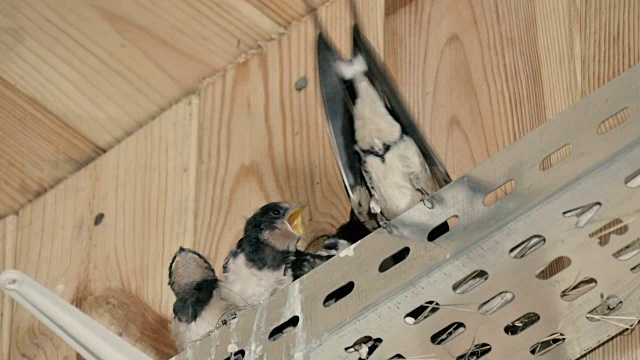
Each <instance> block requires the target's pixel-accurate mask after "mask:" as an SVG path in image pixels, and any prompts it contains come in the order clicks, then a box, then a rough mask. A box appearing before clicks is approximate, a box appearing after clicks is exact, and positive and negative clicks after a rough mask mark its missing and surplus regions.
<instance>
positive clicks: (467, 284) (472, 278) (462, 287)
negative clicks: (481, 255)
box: [452, 270, 489, 294]
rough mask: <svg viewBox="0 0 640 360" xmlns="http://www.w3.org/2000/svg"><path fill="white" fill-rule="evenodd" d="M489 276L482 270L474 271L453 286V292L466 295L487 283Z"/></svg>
mask: <svg viewBox="0 0 640 360" xmlns="http://www.w3.org/2000/svg"><path fill="white" fill-rule="evenodd" d="M488 278H489V274H488V273H487V272H486V271H484V270H476V271H474V272H472V273H471V274H469V275H467V276H465V277H463V278H462V279H460V280H458V281H456V283H455V284H453V287H452V288H453V292H455V293H456V294H466V293H468V292H469V291H471V290H473V289H475V288H476V287H478V286H480V285H481V284H482V283H484V282H485V281H487V279H488Z"/></svg>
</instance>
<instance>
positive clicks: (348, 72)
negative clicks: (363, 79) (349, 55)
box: [335, 54, 368, 80]
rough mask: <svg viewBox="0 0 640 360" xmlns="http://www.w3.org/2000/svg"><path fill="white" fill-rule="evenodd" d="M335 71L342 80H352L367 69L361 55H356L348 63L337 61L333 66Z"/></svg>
mask: <svg viewBox="0 0 640 360" xmlns="http://www.w3.org/2000/svg"><path fill="white" fill-rule="evenodd" d="M335 69H336V71H337V72H338V75H340V76H341V77H342V78H343V79H345V80H353V79H355V78H356V77H357V76H358V75H364V73H365V72H367V70H368V67H367V62H366V61H365V60H364V58H363V57H362V55H360V54H358V55H356V56H355V57H354V58H353V59H351V60H349V61H342V60H338V61H337V62H336V64H335Z"/></svg>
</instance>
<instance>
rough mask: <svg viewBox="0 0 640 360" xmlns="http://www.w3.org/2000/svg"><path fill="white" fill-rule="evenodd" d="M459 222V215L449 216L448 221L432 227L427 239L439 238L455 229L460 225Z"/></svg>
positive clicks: (434, 239)
mask: <svg viewBox="0 0 640 360" xmlns="http://www.w3.org/2000/svg"><path fill="white" fill-rule="evenodd" d="M458 222H460V217H458V216H457V215H454V216H452V217H450V218H448V219H447V220H446V221H443V222H442V223H440V224H439V225H437V226H436V227H434V228H433V229H431V231H429V233H428V234H427V241H429V242H433V241H436V240H438V239H439V238H440V237H442V236H443V235H444V234H446V233H448V232H449V231H451V230H453V228H454V227H456V226H457V225H458Z"/></svg>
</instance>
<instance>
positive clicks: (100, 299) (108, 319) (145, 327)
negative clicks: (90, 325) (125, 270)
mask: <svg viewBox="0 0 640 360" xmlns="http://www.w3.org/2000/svg"><path fill="white" fill-rule="evenodd" d="M82 310H83V311H84V312H85V313H87V315H89V316H91V317H92V318H94V319H95V320H96V321H98V322H99V323H100V324H102V325H103V326H104V327H106V328H107V329H109V331H111V332H113V333H115V334H116V335H118V336H120V337H122V338H123V339H124V340H125V341H127V342H129V343H130V344H131V345H133V346H135V347H136V348H138V349H140V351H142V352H144V353H145V354H147V355H148V356H150V357H151V358H153V359H163V360H166V359H169V358H171V357H174V356H176V355H177V354H178V350H177V349H176V344H175V340H174V337H173V334H172V333H171V328H170V323H169V319H168V318H167V317H165V316H164V315H162V314H160V313H159V312H157V311H156V310H154V309H153V308H152V307H151V306H150V305H149V304H147V303H146V302H145V301H144V300H142V299H140V298H139V297H138V296H136V295H134V294H132V293H131V292H129V291H127V290H125V289H116V288H110V289H106V290H104V291H102V292H101V293H99V294H96V295H93V296H91V297H89V298H88V299H86V300H85V301H84V302H83V304H82Z"/></svg>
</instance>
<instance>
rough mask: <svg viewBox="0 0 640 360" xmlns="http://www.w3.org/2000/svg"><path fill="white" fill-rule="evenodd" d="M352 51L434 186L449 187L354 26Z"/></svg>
mask: <svg viewBox="0 0 640 360" xmlns="http://www.w3.org/2000/svg"><path fill="white" fill-rule="evenodd" d="M353 48H354V50H353V51H354V53H359V54H360V55H362V57H363V58H364V59H365V61H366V63H367V67H368V71H367V77H368V78H369V81H370V82H371V84H373V86H374V87H375V88H376V89H378V92H379V93H380V95H381V96H380V97H381V98H382V99H386V103H387V106H388V110H389V113H390V114H391V116H393V118H394V119H395V120H396V121H397V122H398V123H399V124H400V126H402V131H403V133H405V134H406V135H407V136H409V137H411V138H412V139H413V141H414V142H415V144H416V146H418V148H419V149H420V152H421V153H422V156H423V157H424V159H425V160H426V162H427V165H428V166H429V169H430V171H431V174H432V176H433V177H434V179H435V181H436V183H437V184H438V185H439V187H440V188H442V187H444V186H445V185H447V184H448V183H450V182H451V176H449V173H448V172H447V169H446V168H445V166H444V164H443V163H442V161H441V160H440V158H439V157H438V154H437V153H436V152H435V151H434V150H433V149H432V148H431V146H429V144H428V143H427V141H426V140H425V139H424V137H423V136H422V133H421V132H420V129H419V128H418V126H417V125H416V123H415V121H414V120H413V117H412V116H411V114H410V113H409V111H408V110H407V107H406V106H405V104H404V102H403V101H402V99H401V97H400V95H399V93H398V91H397V90H396V89H395V86H394V85H393V83H392V81H391V77H390V76H389V74H388V72H387V71H386V69H385V68H384V65H382V62H381V61H380V60H379V59H378V56H377V54H376V52H375V50H374V49H373V47H372V46H371V44H370V43H369V41H368V40H367V39H366V38H365V36H364V35H363V34H362V32H361V31H360V28H359V27H358V25H357V24H356V25H354V26H353Z"/></svg>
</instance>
